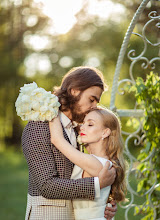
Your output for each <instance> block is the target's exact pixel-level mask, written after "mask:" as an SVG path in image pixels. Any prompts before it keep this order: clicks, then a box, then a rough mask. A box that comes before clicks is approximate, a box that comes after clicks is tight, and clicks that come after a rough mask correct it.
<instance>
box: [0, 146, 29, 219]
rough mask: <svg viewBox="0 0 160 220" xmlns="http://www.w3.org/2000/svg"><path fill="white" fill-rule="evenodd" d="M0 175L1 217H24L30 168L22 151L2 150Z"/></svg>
mask: <svg viewBox="0 0 160 220" xmlns="http://www.w3.org/2000/svg"><path fill="white" fill-rule="evenodd" d="M0 177H1V178H0V219H1V220H22V219H24V216H25V208H26V197H27V185H28V170H27V164H26V162H25V159H24V157H23V155H22V153H20V152H15V151H13V150H7V151H4V152H0Z"/></svg>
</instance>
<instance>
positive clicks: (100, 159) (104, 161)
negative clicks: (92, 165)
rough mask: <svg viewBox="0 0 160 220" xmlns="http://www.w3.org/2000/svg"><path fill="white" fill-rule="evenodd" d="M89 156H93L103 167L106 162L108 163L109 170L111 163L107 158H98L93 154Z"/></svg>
mask: <svg viewBox="0 0 160 220" xmlns="http://www.w3.org/2000/svg"><path fill="white" fill-rule="evenodd" d="M91 155H92V156H94V157H96V158H97V160H99V161H100V162H101V163H102V165H103V166H105V164H106V162H107V161H108V162H109V163H110V166H109V168H111V166H112V162H111V161H110V160H109V159H108V158H107V157H99V156H96V155H94V154H91Z"/></svg>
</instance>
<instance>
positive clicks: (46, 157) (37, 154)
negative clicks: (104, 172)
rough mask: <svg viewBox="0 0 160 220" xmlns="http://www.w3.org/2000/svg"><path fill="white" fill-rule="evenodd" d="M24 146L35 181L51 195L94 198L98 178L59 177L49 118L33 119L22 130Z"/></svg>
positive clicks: (55, 196)
mask: <svg viewBox="0 0 160 220" xmlns="http://www.w3.org/2000/svg"><path fill="white" fill-rule="evenodd" d="M22 148H23V153H24V156H25V158H26V160H27V163H28V168H29V173H30V175H31V176H32V181H33V182H34V184H35V185H36V188H37V189H38V191H39V192H40V194H41V195H42V196H43V197H45V198H47V199H68V200H71V199H77V198H83V199H91V200H93V199H94V196H95V189H94V178H93V177H91V178H82V179H78V180H73V179H62V178H59V175H58V172H57V169H56V163H55V155H54V154H53V151H52V148H51V142H50V132H49V126H48V123H47V122H29V123H28V124H27V126H26V127H25V129H24V131H23V134H22Z"/></svg>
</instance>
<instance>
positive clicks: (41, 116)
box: [39, 113, 46, 121]
mask: <svg viewBox="0 0 160 220" xmlns="http://www.w3.org/2000/svg"><path fill="white" fill-rule="evenodd" d="M39 120H40V121H46V116H45V114H41V113H40V114H39Z"/></svg>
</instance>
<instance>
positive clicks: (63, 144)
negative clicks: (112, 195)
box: [49, 117, 103, 177]
mask: <svg viewBox="0 0 160 220" xmlns="http://www.w3.org/2000/svg"><path fill="white" fill-rule="evenodd" d="M49 127H50V133H51V142H52V143H53V144H54V145H55V146H56V148H58V149H59V150H60V151H61V152H62V153H63V154H64V155H65V156H66V157H67V158H68V159H69V160H71V161H72V162H73V163H74V164H76V165H77V166H79V167H81V168H82V169H83V170H85V171H87V173H88V174H90V175H91V176H93V177H94V176H98V174H99V172H100V171H101V169H102V168H103V166H102V164H101V163H100V162H99V160H97V159H96V158H95V157H93V156H92V155H89V154H84V153H82V152H80V151H79V150H77V149H75V148H74V147H73V146H72V145H71V144H70V143H68V141H66V140H65V138H64V136H63V131H62V126H61V123H60V119H59V117H57V118H55V119H54V120H53V121H52V122H49Z"/></svg>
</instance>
